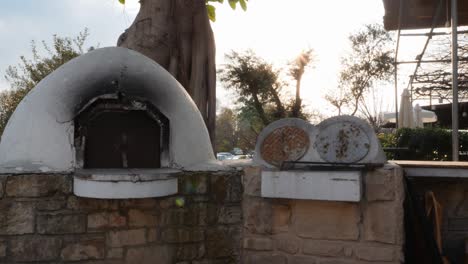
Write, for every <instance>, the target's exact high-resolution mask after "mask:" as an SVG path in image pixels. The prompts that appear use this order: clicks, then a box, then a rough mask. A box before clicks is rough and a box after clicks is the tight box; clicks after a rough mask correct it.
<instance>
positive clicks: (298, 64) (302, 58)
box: [289, 49, 314, 117]
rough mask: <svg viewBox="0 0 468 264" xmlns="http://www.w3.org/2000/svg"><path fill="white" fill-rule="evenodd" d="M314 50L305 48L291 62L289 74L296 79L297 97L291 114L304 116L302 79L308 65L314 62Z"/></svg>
mask: <svg viewBox="0 0 468 264" xmlns="http://www.w3.org/2000/svg"><path fill="white" fill-rule="evenodd" d="M313 52H314V50H313V49H308V50H304V51H302V52H301V54H299V56H297V58H296V59H295V60H294V61H293V62H291V63H290V68H289V75H290V76H291V77H292V78H293V79H294V80H295V81H296V99H295V101H294V105H293V106H292V111H291V112H292V113H291V116H293V117H301V116H302V113H301V110H302V100H301V81H302V76H303V75H304V73H305V71H306V69H307V67H310V65H311V63H312V62H313V59H314V55H313Z"/></svg>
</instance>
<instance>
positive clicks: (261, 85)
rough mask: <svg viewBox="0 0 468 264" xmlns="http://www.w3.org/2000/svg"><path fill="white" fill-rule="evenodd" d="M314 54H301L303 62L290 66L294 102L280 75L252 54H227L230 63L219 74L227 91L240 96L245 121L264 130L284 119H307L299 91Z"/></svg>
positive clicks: (251, 52)
mask: <svg viewBox="0 0 468 264" xmlns="http://www.w3.org/2000/svg"><path fill="white" fill-rule="evenodd" d="M311 54H312V52H311V51H307V52H303V53H301V55H300V56H299V58H300V59H299V60H298V61H297V62H294V63H293V64H292V66H290V69H289V74H290V75H291V76H292V77H293V78H294V79H295V80H296V82H297V84H296V97H295V98H293V97H291V96H287V93H286V92H285V91H284V90H285V89H284V88H286V87H287V83H286V82H285V81H284V80H282V79H281V78H280V75H281V73H280V71H279V70H277V69H275V68H274V67H273V65H272V64H270V63H268V62H266V61H265V60H263V59H262V58H260V57H259V56H257V55H256V54H255V53H254V52H253V51H251V50H248V51H245V52H235V51H232V52H231V53H230V54H227V55H226V61H227V63H226V64H225V65H224V66H223V67H222V69H221V70H220V71H219V72H218V74H219V78H220V80H221V81H222V82H223V83H224V84H225V86H226V87H227V89H233V90H234V91H235V92H236V93H237V95H238V97H237V103H238V105H239V106H240V115H241V117H242V118H243V119H249V120H252V121H255V122H260V123H261V124H262V126H266V125H268V124H269V123H271V122H273V121H275V120H277V119H281V118H284V117H297V118H304V119H307V115H306V114H304V113H303V111H302V108H303V106H302V103H301V99H300V94H299V90H298V89H297V88H300V80H301V78H302V75H303V74H304V71H305V68H306V67H307V65H308V64H309V63H310V62H311V60H312V55H311ZM302 56H304V57H302ZM255 122H253V123H255ZM262 126H260V127H262Z"/></svg>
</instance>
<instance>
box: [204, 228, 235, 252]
mask: <svg viewBox="0 0 468 264" xmlns="http://www.w3.org/2000/svg"><path fill="white" fill-rule="evenodd" d="M206 240H207V241H206V242H205V243H206V251H207V252H206V253H207V257H209V258H223V257H232V256H237V255H239V253H240V241H241V228H240V227H239V226H229V227H228V226H217V227H211V228H210V227H209V228H207V229H206Z"/></svg>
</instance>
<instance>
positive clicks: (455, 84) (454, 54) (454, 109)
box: [451, 0, 459, 161]
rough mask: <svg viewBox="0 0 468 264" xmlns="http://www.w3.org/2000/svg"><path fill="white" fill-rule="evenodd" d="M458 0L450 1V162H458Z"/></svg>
mask: <svg viewBox="0 0 468 264" xmlns="http://www.w3.org/2000/svg"><path fill="white" fill-rule="evenodd" d="M457 1H458V0H452V1H451V2H452V92H453V95H452V96H453V100H452V160H453V161H458V154H459V152H458V148H459V143H458V34H457V26H458V7H457Z"/></svg>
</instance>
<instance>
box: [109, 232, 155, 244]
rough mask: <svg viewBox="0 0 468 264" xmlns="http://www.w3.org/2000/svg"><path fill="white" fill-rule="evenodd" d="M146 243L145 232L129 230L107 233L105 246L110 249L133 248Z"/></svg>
mask: <svg viewBox="0 0 468 264" xmlns="http://www.w3.org/2000/svg"><path fill="white" fill-rule="evenodd" d="M144 243H146V230H145V229H143V228H141V229H131V230H118V231H110V232H108V233H107V244H108V245H109V246H110V247H123V246H135V245H142V244H144Z"/></svg>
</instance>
